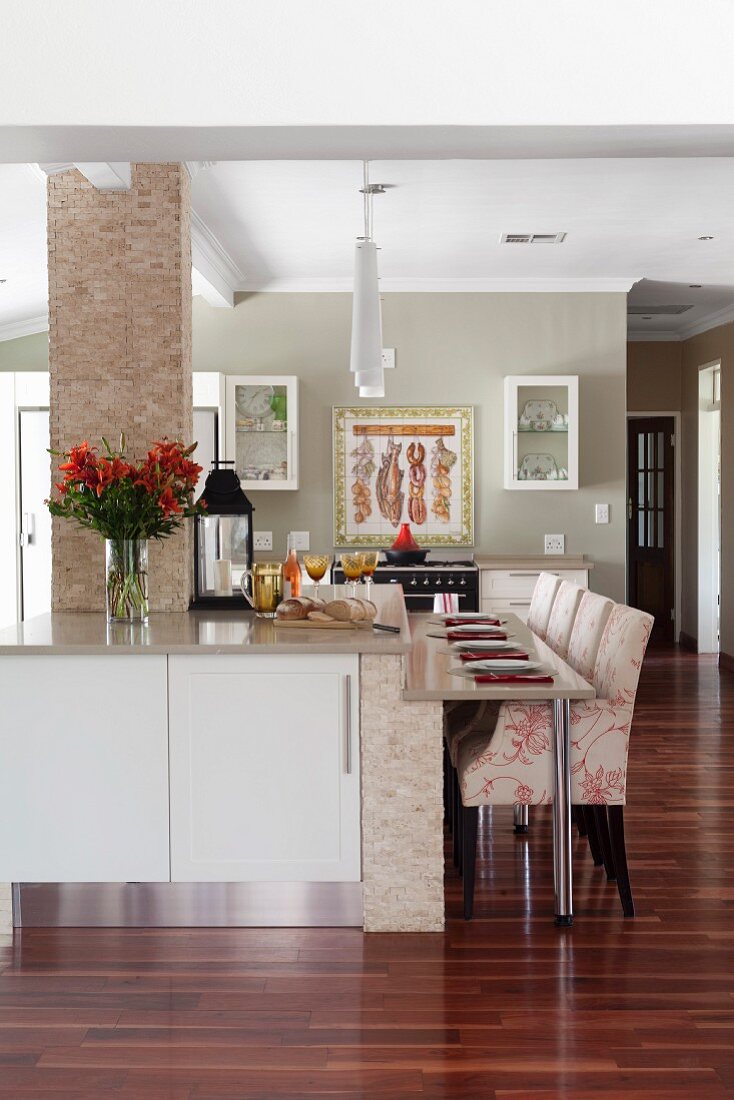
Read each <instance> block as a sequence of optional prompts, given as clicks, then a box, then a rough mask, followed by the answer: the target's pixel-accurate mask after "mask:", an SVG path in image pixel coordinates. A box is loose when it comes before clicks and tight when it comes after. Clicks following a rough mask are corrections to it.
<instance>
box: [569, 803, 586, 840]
mask: <svg viewBox="0 0 734 1100" xmlns="http://www.w3.org/2000/svg"><path fill="white" fill-rule="evenodd" d="M571 813H572V814H573V819H574V821H575V822H576V828H577V829H578V831H579V836H586V821H585V820H584V811H583V807H582V806H572V807H571Z"/></svg>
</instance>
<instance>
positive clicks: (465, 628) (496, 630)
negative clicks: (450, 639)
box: [437, 623, 505, 638]
mask: <svg viewBox="0 0 734 1100" xmlns="http://www.w3.org/2000/svg"><path fill="white" fill-rule="evenodd" d="M437 625H439V626H442V627H443V629H444V630H450V631H451V632H452V633H453V632H454V631H458V633H459V634H486V635H487V637H488V638H489V637H491V636H492V634H504V633H505V628H504V627H502V626H485V625H484V623H459V624H458V626H446V624H445V623H439V624H437Z"/></svg>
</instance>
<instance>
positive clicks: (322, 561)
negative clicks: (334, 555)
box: [303, 554, 331, 599]
mask: <svg viewBox="0 0 734 1100" xmlns="http://www.w3.org/2000/svg"><path fill="white" fill-rule="evenodd" d="M303 564H304V565H305V567H306V572H307V573H308V575H309V577H310V578H311V580H312V581H313V594H314V596H315V597H316V599H318V597H319V585H320V584H321V582H322V580H323V579H324V576H325V575H326V572H327V570H328V568H329V566H330V565H331V555H330V554H304V555H303Z"/></svg>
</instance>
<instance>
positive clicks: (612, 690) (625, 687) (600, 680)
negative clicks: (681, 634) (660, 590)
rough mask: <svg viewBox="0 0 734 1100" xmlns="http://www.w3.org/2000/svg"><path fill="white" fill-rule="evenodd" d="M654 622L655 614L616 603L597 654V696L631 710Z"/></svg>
mask: <svg viewBox="0 0 734 1100" xmlns="http://www.w3.org/2000/svg"><path fill="white" fill-rule="evenodd" d="M653 622H654V619H653V617H652V615H648V614H647V612H645V611H638V610H637V608H635V607H627V606H626V604H623V603H617V604H615V605H614V607H613V608H612V612H611V614H610V616H609V618H608V620H607V625H606V626H605V628H604V633H603V634H602V638H601V642H600V643H599V652H598V653H597V655H596V665H595V667H594V687H595V688H596V695H597V698H598V699H608V700H609V701H610V703H611V704H612V705H613V706H615V707H629V708H630V710H631V709H632V707H633V706H634V703H635V695H636V694H637V684H638V682H639V679H640V669H641V668H642V658H643V657H644V656H645V650H646V649H647V643H648V641H649V640H650V632H651V630H652V624H653Z"/></svg>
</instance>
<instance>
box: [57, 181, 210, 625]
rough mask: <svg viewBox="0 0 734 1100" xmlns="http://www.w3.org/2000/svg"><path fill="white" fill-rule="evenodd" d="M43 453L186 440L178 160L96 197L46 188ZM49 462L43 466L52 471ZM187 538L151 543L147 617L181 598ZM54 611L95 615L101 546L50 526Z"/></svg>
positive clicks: (185, 312) (99, 603)
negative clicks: (47, 443) (104, 442)
mask: <svg viewBox="0 0 734 1100" xmlns="http://www.w3.org/2000/svg"><path fill="white" fill-rule="evenodd" d="M48 282H49V328H50V332H49V367H50V381H51V448H52V449H53V450H68V448H69V447H70V446H71V445H72V444H74V443H77V442H78V441H79V440H81V439H88V440H89V441H90V442H93V443H96V442H98V441H99V439H100V437H101V436H103V435H104V436H105V437H106V438H107V439H109V440H110V442H112V441H116V440H117V439H118V438H119V434H120V432H121V431H124V432H125V433H126V435H127V439H128V452H129V453H130V454H131V455H133V456H135V457H136V458H143V457H144V456H145V453H146V450H147V448H148V444H149V443H150V442H151V441H152V440H155V439H159V438H161V437H162V436H164V435H167V436H169V438H176V437H180V438H181V439H184V440H186V441H187V442H188V441H190V440H191V436H192V432H193V426H192V420H193V414H192V392H191V386H192V380H191V231H190V193H189V177H188V173H187V171H186V169H185V167H184V166H183V165H182V164H135V165H133V171H132V187H131V189H130V190H129V191H106V192H104V191H97V190H96V189H95V188H94V187H93V186H92V185H91V184H90V183H89V182H88V181H87V180H86V179H85V178H84V177H83V176H82V175H81V174H80V173H79V172H77V171H76V170H73V171H69V172H64V173H61V174H59V175H56V176H51V177H50V178H49V181H48ZM56 461H57V460H55V459H54V460H52V466H53V467H54V468H55V464H56ZM190 540H191V532H190V530H189V527H188V525H187V528H186V530H185V531H183V532H179V533H177V534H175V535H173V536H172V537H171V538H170V539H168V540H167V541H166V542H165V543H162V544H158V543H155V542H154V543H152V545H151V548H150V571H151V578H150V595H151V606H152V609H153V610H158V611H181V610H185V609H186V608H187V606H188V600H189V595H190V591H191V541H190ZM52 549H53V608H54V610H56V611H68V610H74V611H100V610H102V609H103V608H104V584H103V561H104V546H103V543H102V540H101V539H100V538H99V537H98V536H96V535H94V534H92V533H89V532H86V531H81V530H76V529H75V528H73V527H72V525H71V524H70V523H68V522H64V521H60V520H54V523H53V536H52Z"/></svg>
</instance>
